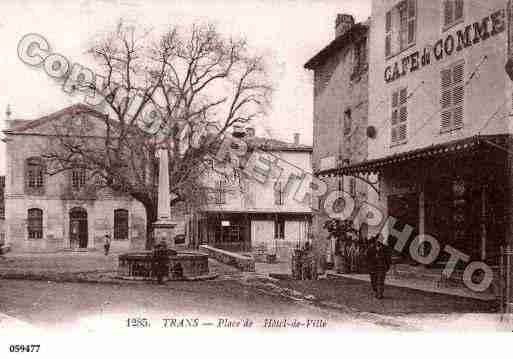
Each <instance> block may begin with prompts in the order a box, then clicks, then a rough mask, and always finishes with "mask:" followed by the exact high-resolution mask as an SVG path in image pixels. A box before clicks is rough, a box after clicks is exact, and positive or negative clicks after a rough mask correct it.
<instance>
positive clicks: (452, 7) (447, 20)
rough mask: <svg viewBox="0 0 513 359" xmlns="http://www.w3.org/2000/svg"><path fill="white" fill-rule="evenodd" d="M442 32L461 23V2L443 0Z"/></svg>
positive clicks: (461, 0)
mask: <svg viewBox="0 0 513 359" xmlns="http://www.w3.org/2000/svg"><path fill="white" fill-rule="evenodd" d="M443 16H444V19H443V24H444V30H446V29H448V28H450V27H452V26H454V25H456V24H459V23H460V22H463V0H443Z"/></svg>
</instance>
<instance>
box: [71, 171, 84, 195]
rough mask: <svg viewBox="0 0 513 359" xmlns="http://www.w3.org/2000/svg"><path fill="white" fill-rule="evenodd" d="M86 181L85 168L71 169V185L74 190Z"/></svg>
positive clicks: (82, 185)
mask: <svg viewBox="0 0 513 359" xmlns="http://www.w3.org/2000/svg"><path fill="white" fill-rule="evenodd" d="M85 182H86V171H85V168H74V169H72V170H71V187H73V189H74V190H75V191H78V190H79V189H81V188H82V187H84V185H85Z"/></svg>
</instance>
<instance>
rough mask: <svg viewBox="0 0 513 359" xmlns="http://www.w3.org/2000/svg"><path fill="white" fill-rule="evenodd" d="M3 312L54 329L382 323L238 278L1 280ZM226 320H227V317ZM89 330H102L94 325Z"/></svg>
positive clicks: (0, 307) (367, 326) (357, 325)
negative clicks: (179, 322) (131, 324)
mask: <svg viewBox="0 0 513 359" xmlns="http://www.w3.org/2000/svg"><path fill="white" fill-rule="evenodd" d="M0 312H2V313H4V314H7V315H9V316H12V317H15V318H17V319H20V320H22V321H25V322H28V323H30V324H32V325H34V326H37V327H44V328H50V329H53V328H54V329H66V328H76V329H78V328H82V329H83V328H84V323H86V322H87V321H88V320H90V319H92V318H93V321H94V322H95V323H99V322H98V321H95V319H94V318H96V319H98V318H102V319H106V320H102V322H101V326H102V327H103V326H105V325H108V326H109V327H110V328H111V329H112V327H114V328H116V329H122V328H126V327H127V320H128V319H129V318H134V319H135V318H147V319H150V321H151V325H152V327H159V326H162V327H163V326H164V319H165V318H199V321H200V323H205V322H207V324H208V323H213V324H214V326H218V321H219V319H227V320H233V321H236V320H240V319H244V318H250V319H252V320H253V321H254V325H255V327H259V328H263V327H264V324H265V320H266V319H268V320H281V319H285V318H286V319H287V320H298V321H303V320H308V319H309V320H314V321H315V320H317V321H320V320H322V321H325V322H326V324H327V325H326V327H328V328H334V327H337V328H339V327H355V328H365V329H372V328H379V327H380V326H378V325H376V324H374V323H372V322H369V321H365V320H361V319H357V318H356V317H354V316H352V315H351V314H349V313H344V312H341V311H329V310H323V309H320V308H317V307H315V306H312V305H307V304H305V303H301V302H296V301H293V300H290V299H286V298H283V297H279V296H275V295H272V294H265V293H262V292H260V291H258V290H257V289H255V288H253V287H248V286H245V285H243V284H241V283H239V282H236V281H232V280H224V281H211V282H173V283H168V284H166V285H163V286H158V285H152V284H148V283H129V284H121V285H112V284H92V283H55V282H46V281H23V280H0ZM225 323H226V321H225ZM88 329H93V330H95V329H100V328H91V327H89V328H88Z"/></svg>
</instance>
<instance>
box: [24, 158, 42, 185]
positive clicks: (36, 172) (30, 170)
mask: <svg viewBox="0 0 513 359" xmlns="http://www.w3.org/2000/svg"><path fill="white" fill-rule="evenodd" d="M43 174H44V166H43V160H42V159H41V158H40V157H31V158H28V159H27V187H28V188H29V189H32V190H33V189H41V188H43V186H44V176H43Z"/></svg>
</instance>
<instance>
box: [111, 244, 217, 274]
mask: <svg viewBox="0 0 513 359" xmlns="http://www.w3.org/2000/svg"><path fill="white" fill-rule="evenodd" d="M168 258H169V272H168V280H201V279H212V278H215V277H216V275H213V274H210V272H209V268H208V255H206V254H204V253H197V252H187V251H179V252H177V251H174V250H168ZM118 260H119V263H118V277H119V278H122V279H129V280H155V279H156V276H155V273H154V271H155V265H154V256H153V252H152V251H139V252H131V253H124V254H121V255H119V257H118ZM178 266H180V267H181V271H179V272H181V273H182V276H179V275H177V271H176V268H177V267H178Z"/></svg>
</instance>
